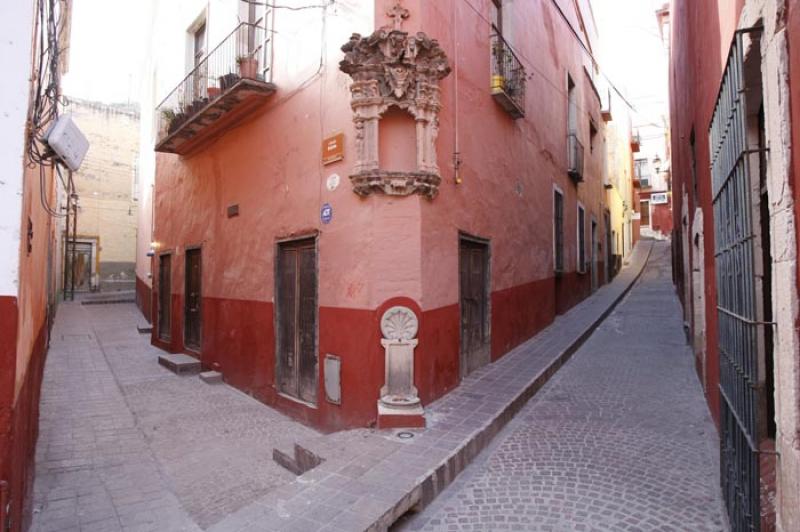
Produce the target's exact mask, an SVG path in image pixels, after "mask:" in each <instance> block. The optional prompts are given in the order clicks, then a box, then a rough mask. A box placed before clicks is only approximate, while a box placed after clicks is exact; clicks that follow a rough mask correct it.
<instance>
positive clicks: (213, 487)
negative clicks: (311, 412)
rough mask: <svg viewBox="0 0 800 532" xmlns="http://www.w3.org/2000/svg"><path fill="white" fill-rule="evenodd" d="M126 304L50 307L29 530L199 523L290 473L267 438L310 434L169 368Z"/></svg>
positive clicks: (284, 443) (289, 439)
mask: <svg viewBox="0 0 800 532" xmlns="http://www.w3.org/2000/svg"><path fill="white" fill-rule="evenodd" d="M140 322H141V320H140V318H139V314H138V311H137V310H136V308H135V307H134V305H132V304H113V305H81V304H80V303H79V302H74V303H72V302H71V303H63V304H62V305H61V306H60V307H59V309H58V316H57V318H56V323H55V327H54V329H53V336H52V342H51V346H50V351H49V354H48V357H47V363H46V366H45V374H44V383H43V388H42V400H41V418H40V434H39V441H38V445H37V449H36V479H35V483H34V501H33V507H34V515H33V525H32V530H33V531H35V532H47V531H72V530H75V531H78V530H80V531H98V532H110V531H116V530H125V531H134V530H135V531H140V530H141V531H159V532H164V531H199V530H201V529H202V528H207V527H208V526H211V525H213V524H214V523H216V522H217V521H219V520H220V519H222V518H223V517H224V516H226V515H228V514H230V513H232V512H235V511H236V510H238V509H239V508H241V507H243V506H246V505H248V504H249V503H251V502H252V501H254V500H256V499H258V498H260V497H261V496H262V495H264V494H265V493H268V492H269V491H271V490H274V489H276V488H279V487H280V486H282V485H285V484H287V483H289V482H291V481H293V480H294V479H295V476H294V475H292V474H291V473H289V472H288V471H286V470H284V469H282V468H280V467H279V466H278V465H277V464H275V463H274V462H273V461H272V450H273V448H274V447H280V448H290V447H291V445H292V444H293V443H294V441H295V440H297V439H300V438H308V437H312V436H314V435H316V434H317V433H316V432H314V431H313V430H311V429H309V428H306V427H304V426H302V425H300V424H298V423H295V422H293V421H291V420H289V419H288V418H286V417H285V416H283V415H281V414H279V413H277V412H275V411H273V410H271V409H269V408H267V407H265V406H264V405H262V404H261V403H259V402H257V401H255V400H254V399H252V398H250V397H248V396H246V395H244V394H242V393H240V392H238V391H236V390H235V389H233V388H231V387H229V386H227V385H213V386H212V385H208V384H205V383H203V382H202V381H201V380H200V379H199V378H197V377H196V376H192V377H190V376H185V377H178V376H176V375H174V374H172V373H170V372H169V371H167V370H166V369H165V368H163V367H161V366H159V365H158V363H157V361H156V360H157V357H158V355H159V354H161V353H162V352H161V351H160V350H158V349H155V348H153V347H151V346H150V345H149V336H147V335H141V334H139V333H138V332H137V330H136V324H137V323H140Z"/></svg>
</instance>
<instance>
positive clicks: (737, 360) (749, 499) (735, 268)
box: [708, 28, 764, 532]
mask: <svg viewBox="0 0 800 532" xmlns="http://www.w3.org/2000/svg"><path fill="white" fill-rule="evenodd" d="M759 31H760V30H759V29H758V28H754V29H749V30H742V31H739V32H737V33H736V36H735V38H734V41H733V44H732V45H731V49H730V53H729V55H728V64H727V68H726V70H725V75H724V77H723V79H722V84H721V87H720V92H719V99H718V100H717V105H716V109H715V111H714V117H713V119H712V122H711V127H710V129H709V134H708V135H709V146H710V152H711V153H710V155H711V179H712V192H713V196H712V200H713V211H714V241H715V244H714V248H715V249H714V259H715V267H716V275H717V316H718V320H719V354H720V369H719V372H720V374H719V378H720V384H719V393H720V403H721V430H720V468H721V479H720V480H721V483H722V492H723V497H724V499H725V503H726V506H727V511H728V516H729V518H730V522H731V527H732V529H733V530H734V532H738V531H758V530H759V528H760V508H759V502H760V501H759V497H760V483H759V456H758V442H759V433H758V426H759V425H758V424H759V421H760V419H759V418H760V416H761V412H760V411H759V410H760V408H759V404H760V401H759V394H760V393H762V390H763V388H762V386H761V384H762V380H763V375H762V374H761V372H762V371H763V370H762V369H760V368H763V364H760V362H761V361H760V360H759V358H760V356H763V350H760V349H759V347H760V346H759V331H758V328H759V327H760V326H763V325H764V324H763V323H761V322H759V316H758V308H757V299H756V281H757V279H756V271H755V264H754V260H755V249H754V238H755V233H754V223H753V210H752V207H753V199H752V196H751V188H750V186H751V167H750V155H751V154H752V153H754V152H755V151H757V150H754V149H751V148H750V146H749V145H748V140H747V116H748V114H747V101H746V100H747V98H746V96H747V92H748V90H749V89H750V87H748V86H747V85H746V83H745V76H744V53H743V43H744V41H743V39H744V37H745V35H747V34H753V33H755V32H759ZM754 53H758V51H757V50H756V51H755V52H754Z"/></svg>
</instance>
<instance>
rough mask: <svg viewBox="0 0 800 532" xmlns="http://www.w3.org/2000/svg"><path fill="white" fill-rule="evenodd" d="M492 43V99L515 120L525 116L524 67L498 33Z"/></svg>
mask: <svg viewBox="0 0 800 532" xmlns="http://www.w3.org/2000/svg"><path fill="white" fill-rule="evenodd" d="M491 43H492V54H491V55H492V97H493V98H494V100H495V101H496V102H497V103H498V104H500V107H502V108H503V109H504V110H505V111H506V112H507V113H508V114H509V115H511V117H512V118H514V119H515V120H516V119H517V118H522V117H524V116H525V83H526V81H527V77H526V75H525V67H523V66H522V62H521V61H520V60H519V58H518V57H517V56H516V54H515V53H514V50H512V49H511V46H509V45H508V43H507V42H506V41H505V40H504V39H503V37H502V36H501V35H500V34H498V33H493V34H492V36H491Z"/></svg>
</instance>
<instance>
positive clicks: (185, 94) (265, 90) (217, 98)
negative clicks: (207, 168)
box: [156, 23, 275, 155]
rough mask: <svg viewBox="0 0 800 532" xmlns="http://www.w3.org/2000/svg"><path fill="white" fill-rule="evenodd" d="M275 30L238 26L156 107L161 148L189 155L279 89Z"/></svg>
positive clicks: (157, 139) (167, 151) (159, 148)
mask: <svg viewBox="0 0 800 532" xmlns="http://www.w3.org/2000/svg"><path fill="white" fill-rule="evenodd" d="M270 45H271V35H270V33H269V32H268V31H267V30H266V29H265V28H262V27H260V26H257V25H254V24H247V23H243V24H240V25H239V26H237V27H236V29H235V30H233V31H232V32H231V33H230V34H229V35H228V36H227V37H226V38H225V39H224V40H223V41H222V42H221V43H220V44H219V45H217V47H216V48H214V49H213V50H212V51H211V52H210V53H209V54H208V55H207V56H206V57H205V58H204V59H203V60H202V61H200V63H199V64H198V65H197V66H196V67H195V68H194V70H192V71H191V72H190V73H189V75H187V76H186V77H185V78H184V79H183V81H181V82H180V84H179V85H178V86H177V87H176V88H175V90H173V91H172V92H171V93H170V94H169V96H167V97H166V98H165V99H164V101H163V102H161V104H160V105H159V106H158V107H157V108H156V113H157V121H158V136H157V138H156V151H157V152H162V153H176V154H179V155H185V154H187V153H190V152H192V151H193V150H196V149H197V148H199V147H200V146H202V145H205V144H206V143H207V142H209V141H211V140H213V139H215V138H217V137H219V136H220V135H221V134H223V133H224V132H225V131H227V130H229V129H231V128H232V127H234V126H236V125H238V124H239V123H241V122H242V121H244V120H246V119H247V118H249V117H251V116H252V115H253V113H254V111H255V109H256V108H257V107H259V106H260V105H262V104H263V103H264V101H265V100H266V99H267V98H269V96H270V95H271V94H272V93H274V92H275V85H273V84H272V82H271V78H272V70H271V61H270V57H271V50H270Z"/></svg>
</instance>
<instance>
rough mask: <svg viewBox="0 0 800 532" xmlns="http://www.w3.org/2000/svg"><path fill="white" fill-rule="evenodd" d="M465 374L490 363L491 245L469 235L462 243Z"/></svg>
mask: <svg viewBox="0 0 800 532" xmlns="http://www.w3.org/2000/svg"><path fill="white" fill-rule="evenodd" d="M459 248H460V249H459V284H460V306H461V376H462V377H465V376H467V375H469V374H470V373H472V372H473V371H474V370H476V369H478V368H479V367H481V366H483V365H485V364H488V363H489V358H490V345H489V334H490V328H489V246H488V245H487V244H486V243H483V242H477V241H475V240H470V239H466V238H462V239H461V243H460V246H459Z"/></svg>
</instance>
